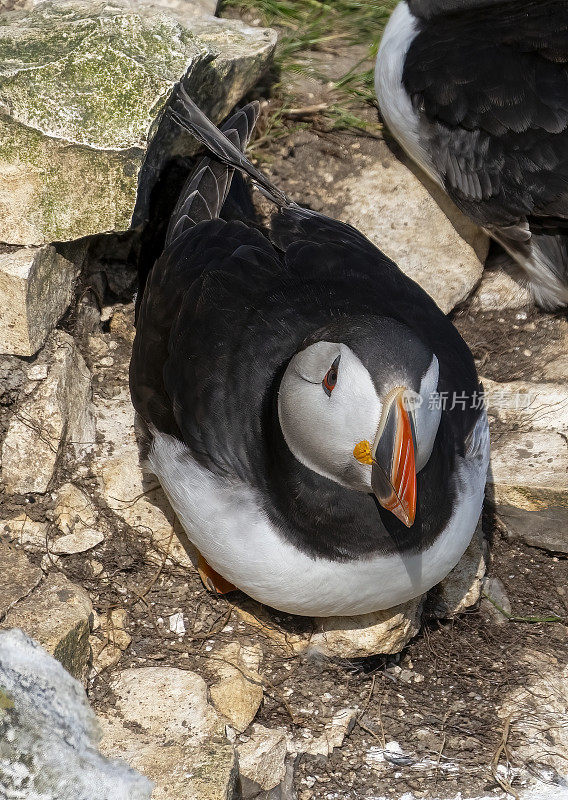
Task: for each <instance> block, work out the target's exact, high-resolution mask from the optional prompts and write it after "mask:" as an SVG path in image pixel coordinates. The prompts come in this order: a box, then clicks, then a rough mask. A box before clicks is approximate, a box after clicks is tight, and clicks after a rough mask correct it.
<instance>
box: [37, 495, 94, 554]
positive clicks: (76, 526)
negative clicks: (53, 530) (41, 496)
mask: <svg viewBox="0 0 568 800" xmlns="http://www.w3.org/2000/svg"><path fill="white" fill-rule="evenodd" d="M55 521H56V523H57V527H58V528H59V530H60V531H62V532H63V533H64V534H65V535H64V536H60V537H59V538H57V539H55V540H54V541H53V542H51V546H50V550H51V552H52V553H58V554H63V555H69V554H72V553H84V552H86V551H87V550H91V549H92V548H93V547H96V546H97V545H99V544H100V543H101V542H103V541H104V534H103V533H102V532H101V531H100V530H98V529H97V528H96V527H94V526H96V525H97V512H96V509H95V507H94V505H93V503H92V501H91V500H90V498H88V497H87V495H86V494H85V493H84V492H82V491H81V490H80V489H79V488H78V487H77V486H75V485H74V484H72V483H65V484H64V485H63V486H61V487H60V488H59V489H58V490H57V494H56V500H55Z"/></svg>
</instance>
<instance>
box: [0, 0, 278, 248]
mask: <svg viewBox="0 0 568 800" xmlns="http://www.w3.org/2000/svg"><path fill="white" fill-rule="evenodd" d="M188 19H189V18H188ZM188 25H189V22H186V23H182V22H181V21H180V20H179V18H175V17H173V16H171V15H169V14H166V13H164V12H163V11H162V10H159V9H158V10H156V9H154V8H152V7H149V6H145V5H144V6H142V5H138V4H133V3H132V4H126V5H124V4H121V3H120V0H117V1H116V2H115V0H113V1H112V2H110V3H103V2H99V3H95V4H94V3H90V2H86V1H84V0H58V2H50V1H49V0H48V2H44V3H41V4H39V5H36V6H34V7H33V8H31V9H28V10H23V11H19V12H14V13H12V14H9V15H4V16H3V17H2V18H1V19H0V51H1V53H2V59H1V61H2V64H1V66H0V94H1V96H2V98H3V107H2V113H1V114H0V241H4V242H9V243H12V244H26V245H29V244H33V245H38V244H44V243H47V242H51V241H68V240H73V239H78V238H80V237H83V236H88V235H90V234H95V233H100V232H104V231H113V230H114V231H124V230H127V229H128V227H129V226H130V223H131V219H132V215H133V212H134V207H135V203H136V198H137V187H138V184H139V179H140V182H141V184H143V186H142V187H141V188H142V191H141V193H140V196H139V204H140V203H141V205H139V207H138V210H137V221H140V220H141V219H143V218H144V217H145V214H146V213H147V208H146V207H145V203H146V202H147V200H148V193H149V191H150V189H151V184H152V182H153V180H154V179H155V177H156V174H157V172H158V171H159V166H160V163H159V162H160V161H161V159H162V158H164V157H165V154H166V153H165V151H166V150H167V151H168V152H170V151H171V149H172V147H174V146H175V142H176V140H178V139H180V132H179V131H178V130H177V128H176V127H175V126H174V123H173V122H172V121H171V120H170V119H169V118H168V119H163V120H162V121H161V123H162V124H161V129H160V132H159V135H158V139H157V140H155V141H154V143H153V149H152V153H151V154H150V160H149V162H147V163H146V165H145V177H144V179H141V170H142V167H143V165H144V163H145V159H146V154H147V149H148V145H149V142H150V140H152V137H153V136H154V134H155V133H156V131H157V129H158V127H159V124H160V115H161V112H162V111H163V109H164V108H165V106H166V104H167V102H168V99H169V97H170V95H171V92H172V89H173V88H174V85H175V84H176V82H177V81H178V80H180V79H183V82H184V84H185V85H186V87H187V89H188V90H189V91H190V93H192V95H194V96H196V99H197V100H198V101H199V102H200V103H201V104H202V105H203V108H204V110H205V111H206V112H207V113H209V114H211V115H212V116H213V117H214V118H215V120H220V119H221V118H222V117H223V116H225V115H226V114H227V113H228V111H229V110H230V109H231V108H232V107H233V106H234V104H235V103H236V102H237V100H238V99H239V98H240V97H241V96H242V95H243V94H244V93H245V92H246V91H247V90H248V89H249V88H250V87H251V86H252V85H253V84H254V83H255V81H256V80H257V78H258V76H259V74H260V72H261V71H262V69H263V68H264V66H265V64H266V61H267V59H268V58H269V57H270V55H271V53H272V50H273V48H274V44H275V34H274V33H273V32H271V31H266V30H263V29H258V28H251V27H249V26H247V25H245V24H243V23H240V22H238V21H231V20H218V19H214V18H212V17H201V18H198V19H196V20H195V21H192V23H191V26H190V27H188ZM190 142H191V138H190V137H189V136H187V135H185V136H184V144H183V149H184V152H188V153H190V152H192V151H193V152H195V150H196V145H195V144H194V143H191V145H190V146H191V148H192V150H189V149H188V145H189V144H190Z"/></svg>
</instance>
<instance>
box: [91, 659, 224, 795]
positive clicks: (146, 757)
mask: <svg viewBox="0 0 568 800" xmlns="http://www.w3.org/2000/svg"><path fill="white" fill-rule="evenodd" d="M112 690H113V693H114V697H115V698H116V703H115V705H114V706H113V707H111V708H110V709H109V710H108V712H106V713H105V715H104V717H102V718H101V723H102V728H103V733H104V738H103V741H102V744H101V749H102V752H103V753H105V754H106V755H107V756H111V757H113V758H120V759H122V760H124V761H126V762H127V763H128V764H129V765H130V766H131V767H134V769H136V770H138V771H140V772H141V773H142V774H144V775H146V776H147V777H148V778H150V779H151V780H152V781H154V783H155V789H154V792H153V794H152V797H153V799H154V800H233V797H234V793H235V783H236V780H237V775H238V767H237V760H236V756H235V753H234V750H233V747H232V745H231V744H230V743H229V741H228V740H227V738H226V737H225V726H224V724H223V722H222V721H221V718H220V717H219V716H218V714H217V712H216V711H215V709H214V708H213V707H212V706H211V705H210V704H209V703H208V702H207V685H206V684H205V681H204V680H203V678H201V677H200V676H199V675H197V674H196V673H194V672H189V671H187V670H181V669H175V668H173V667H143V668H140V669H127V670H125V671H124V672H121V673H120V674H119V675H118V677H117V678H116V679H115V680H114V681H113V683H112Z"/></svg>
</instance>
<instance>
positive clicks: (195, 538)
mask: <svg viewBox="0 0 568 800" xmlns="http://www.w3.org/2000/svg"><path fill="white" fill-rule="evenodd" d="M486 424H487V423H486V420H485V422H484V425H485V427H486ZM481 433H482V434H483V431H482V432H481ZM478 439H479V437H478ZM149 464H150V466H151V469H152V470H153V471H154V473H155V474H156V475H157V477H158V478H159V480H160V482H161V484H162V486H163V488H164V490H165V492H166V494H167V495H168V497H169V499H170V502H171V504H172V506H173V508H174V510H175V512H176V514H177V515H178V517H179V519H180V521H181V523H182V525H183V527H184V529H185V531H186V532H187V535H188V537H189V539H190V540H191V541H192V542H193V543H194V544H195V546H196V547H197V548H198V549H199V550H200V552H201V553H202V555H203V556H204V557H205V558H206V560H207V561H208V562H209V564H210V565H211V566H212V567H214V569H216V570H217V571H218V572H219V573H220V574H221V575H223V576H224V577H225V578H226V579H227V580H229V581H231V582H232V583H234V584H235V585H236V586H238V587H239V588H240V589H242V590H243V591H244V592H246V593H247V594H248V595H250V596H251V597H254V598H255V599H256V600H259V601H260V602H262V603H265V604H266V605H269V606H272V607H274V608H278V609H280V610H281V611H287V612H289V613H292V614H302V615H306V616H335V615H354V614H365V613H368V612H371V611H376V610H378V609H384V608H390V607H392V606H395V605H398V604H399V603H403V602H405V601H406V600H409V599H411V598H412V597H416V596H418V595H420V594H422V593H423V592H425V591H427V590H428V589H430V588H431V587H432V586H434V585H435V584H436V583H438V582H439V581H440V580H441V579H442V578H443V577H444V576H445V575H447V573H448V572H449V571H450V570H451V569H452V568H453V567H454V566H455V565H456V564H457V562H458V561H459V559H460V558H461V556H462V554H463V553H464V551H465V549H466V547H467V546H468V544H469V542H470V540H471V537H472V535H473V532H474V530H475V526H476V524H477V521H478V519H479V515H480V513H481V506H482V502H483V491H484V486H485V477H486V473H487V465H488V439H487V436H486V435H485V434H484V435H483V437H482V444H481V446H478V447H476V452H475V453H473V454H471V457H468V458H466V459H465V460H460V464H459V469H458V474H457V475H456V481H457V483H458V486H457V490H458V491H457V501H456V505H455V508H454V512H453V515H452V517H451V519H450V521H449V523H448V525H447V527H446V528H445V530H444V531H443V532H442V533H441V534H440V536H439V537H438V538H437V540H436V541H435V542H434V543H433V544H432V545H431V547H430V548H429V549H428V550H426V551H424V552H423V553H414V554H396V555H388V556H380V555H375V556H372V557H369V558H366V559H358V560H354V561H347V562H341V563H340V562H335V561H330V560H327V559H325V558H312V557H310V556H308V555H305V554H304V553H302V552H301V551H299V550H297V549H296V548H295V547H294V546H293V545H291V544H290V543H289V542H287V541H286V538H285V536H284V535H283V534H282V533H281V532H280V531H278V530H277V529H276V528H275V527H274V526H273V524H272V523H271V522H270V520H269V519H268V517H267V515H266V513H265V512H264V511H263V509H262V507H261V501H260V499H259V498H258V497H257V496H255V494H254V493H253V491H252V490H251V489H250V488H249V487H248V486H246V485H244V484H243V483H241V482H237V481H236V480H234V481H229V480H227V479H224V478H221V477H219V476H217V475H213V474H212V473H210V472H209V471H208V470H206V469H204V468H203V467H202V466H201V465H200V464H198V463H197V462H196V461H195V460H194V459H193V458H192V456H191V454H190V452H189V450H188V449H187V448H186V447H185V445H184V444H183V443H182V442H180V441H178V440H177V439H175V438H173V437H171V436H167V435H166V434H161V433H158V432H155V433H154V441H153V445H152V448H151V451H150V456H149Z"/></svg>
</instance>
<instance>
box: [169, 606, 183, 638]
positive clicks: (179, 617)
mask: <svg viewBox="0 0 568 800" xmlns="http://www.w3.org/2000/svg"><path fill="white" fill-rule="evenodd" d="M169 622H170V632H171V633H177V634H178V635H180V636H183V634H184V633H185V623H184V621H183V614H182V613H181V612H177V613H175V614H170V616H169Z"/></svg>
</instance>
